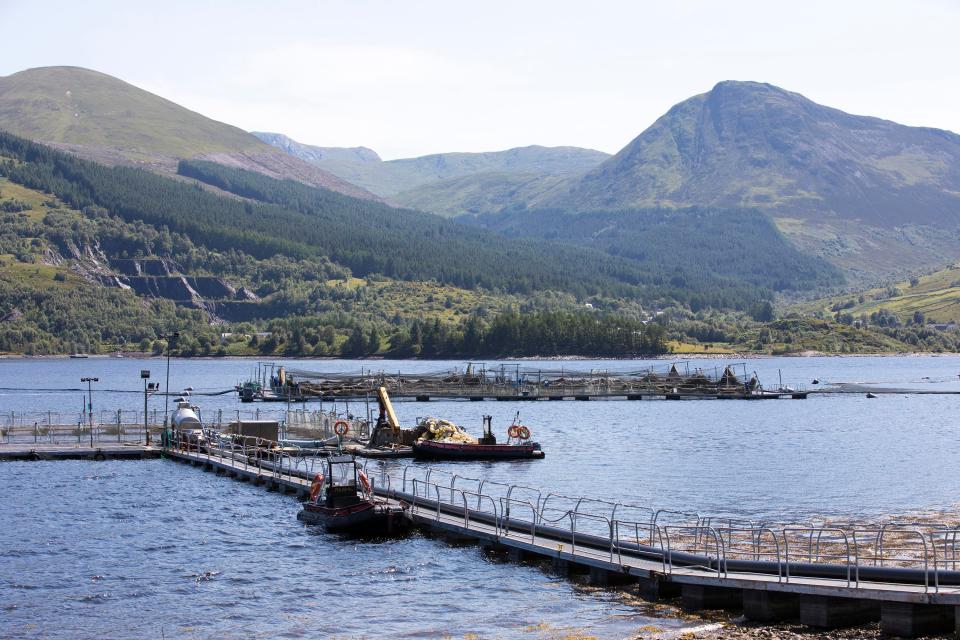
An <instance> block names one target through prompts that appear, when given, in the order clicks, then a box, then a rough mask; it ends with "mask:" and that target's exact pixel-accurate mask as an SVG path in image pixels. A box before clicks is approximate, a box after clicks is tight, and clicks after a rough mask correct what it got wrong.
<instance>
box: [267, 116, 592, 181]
mask: <svg viewBox="0 0 960 640" xmlns="http://www.w3.org/2000/svg"><path fill="white" fill-rule="evenodd" d="M254 135H255V136H257V137H258V138H260V139H261V140H263V141H265V142H268V143H270V144H272V145H274V146H276V147H278V148H280V149H283V150H284V151H287V152H288V153H291V154H293V155H295V156H297V157H299V158H302V159H304V160H306V161H308V162H311V163H313V164H315V165H317V166H318V167H321V168H323V169H326V170H327V171H330V172H331V173H333V174H335V175H337V176H340V177H341V178H343V179H344V180H348V181H349V182H352V183H353V184H357V185H360V186H362V187H364V188H366V189H369V190H370V191H372V192H373V193H376V194H377V195H380V196H384V197H392V196H394V195H396V194H398V193H401V192H403V191H408V190H410V189H414V188H416V187H419V186H422V185H428V184H431V183H435V182H439V181H442V180H450V179H455V178H462V177H465V176H469V175H475V174H487V173H502V174H508V175H526V174H536V175H548V176H559V175H577V174H581V173H585V172H586V171H589V170H590V169H592V168H594V167H596V166H597V165H598V164H600V163H601V162H603V161H604V160H606V159H607V158H609V157H610V156H609V154H606V153H603V152H602V151H595V150H593V149H581V148H578V147H540V146H530V147H518V148H516V149H507V150H506V151H492V152H487V153H439V154H432V155H427V156H421V157H418V158H404V159H400V160H388V161H386V162H384V161H382V160H380V157H379V156H377V154H376V153H375V152H373V151H372V150H370V149H367V148H365V147H354V148H349V149H343V148H336V147H315V146H311V145H305V144H302V143H299V142H296V141H294V140H291V139H290V138H288V137H287V136H284V135H282V134H277V133H264V132H255V133H254Z"/></svg>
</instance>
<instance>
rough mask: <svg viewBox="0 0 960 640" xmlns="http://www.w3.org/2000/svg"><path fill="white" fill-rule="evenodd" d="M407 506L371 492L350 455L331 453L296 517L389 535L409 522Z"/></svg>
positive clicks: (340, 529)
mask: <svg viewBox="0 0 960 640" xmlns="http://www.w3.org/2000/svg"><path fill="white" fill-rule="evenodd" d="M405 511H406V507H405V506H399V505H392V504H390V503H388V502H387V501H385V500H382V499H380V498H377V497H376V496H374V494H373V487H372V486H371V484H370V480H369V479H368V478H367V476H366V474H365V473H364V472H363V469H361V468H360V466H359V465H357V463H356V461H355V460H354V458H353V456H345V455H338V456H330V457H329V458H327V459H326V469H325V473H318V474H317V475H316V477H314V479H313V484H312V485H311V487H310V500H309V501H308V502H306V503H304V505H303V509H302V510H301V511H300V513H299V514H297V519H299V520H302V521H303V522H306V523H307V524H319V525H323V526H324V527H325V528H326V530H327V531H330V532H339V533H349V534H354V535H373V536H375V535H391V534H395V533H400V532H402V531H404V530H405V529H406V528H407V526H408V525H409V522H410V521H409V519H408V518H407V517H406V513H405Z"/></svg>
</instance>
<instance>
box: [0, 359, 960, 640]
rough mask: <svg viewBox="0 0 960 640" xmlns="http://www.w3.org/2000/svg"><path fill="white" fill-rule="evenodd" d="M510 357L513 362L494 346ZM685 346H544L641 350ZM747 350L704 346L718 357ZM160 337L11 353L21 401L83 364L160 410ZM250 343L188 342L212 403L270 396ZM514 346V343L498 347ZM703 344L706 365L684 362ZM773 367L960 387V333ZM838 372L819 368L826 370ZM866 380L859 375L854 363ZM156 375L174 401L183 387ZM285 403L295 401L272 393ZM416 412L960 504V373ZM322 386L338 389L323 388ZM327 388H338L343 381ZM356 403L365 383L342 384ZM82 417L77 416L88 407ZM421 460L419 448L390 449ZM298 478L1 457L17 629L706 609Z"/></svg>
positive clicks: (406, 623) (816, 506) (628, 492)
mask: <svg viewBox="0 0 960 640" xmlns="http://www.w3.org/2000/svg"><path fill="white" fill-rule="evenodd" d="M285 364H287V365H288V366H289V367H291V368H297V369H311V370H323V371H344V372H347V371H355V372H359V370H360V368H361V367H363V368H364V369H374V370H377V369H389V370H397V369H402V370H403V371H404V372H408V371H438V370H444V369H450V368H452V367H457V366H462V363H458V362H447V361H444V362H437V361H433V362H430V361H416V362H397V361H367V362H361V361H337V360H327V361H302V360H298V361H291V362H287V363H285ZM490 364H491V365H493V363H490ZM650 364H653V365H655V366H663V364H664V363H663V362H662V361H661V362H655V363H651V362H649V361H574V362H569V361H568V362H563V363H560V362H539V361H538V362H525V363H522V366H524V367H528V368H537V367H543V368H545V369H548V368H549V369H556V368H559V367H560V366H563V367H568V368H570V369H576V370H590V369H602V370H609V371H611V372H613V371H632V370H637V369H640V368H643V367H645V366H648V365H650ZM723 364H724V361H710V360H707V361H697V362H694V363H691V364H690V365H689V366H691V367H703V368H708V369H712V368H713V367H714V366H720V367H722V366H723ZM165 365H166V362H165V361H164V360H160V359H152V360H134V359H126V358H124V359H117V358H90V359H86V360H68V359H37V360H28V359H10V360H0V422H3V420H4V418H3V416H4V415H8V414H9V413H10V412H14V413H22V412H26V413H29V412H42V411H56V412H61V413H62V415H63V416H70V420H72V421H75V420H76V418H77V415H78V414H79V410H80V407H81V406H82V404H83V392H82V391H79V390H78V389H80V388H81V385H80V383H79V379H80V377H81V376H96V377H98V378H99V379H100V381H99V382H98V384H97V387H95V388H94V396H93V402H94V407H95V410H96V411H99V410H101V409H103V410H107V411H114V410H116V409H122V410H129V411H136V410H142V406H143V405H142V402H143V399H142V391H141V392H140V393H138V392H137V390H138V389H140V390H142V383H141V380H140V378H139V372H140V370H141V369H150V370H151V373H152V376H153V377H152V379H153V380H160V381H161V382H162V381H163V379H164V378H163V375H164V368H165ZM255 366H256V365H255V363H253V362H251V361H249V360H174V361H173V362H172V363H171V383H170V388H171V389H181V388H184V387H187V386H190V387H192V388H193V389H194V397H193V400H194V402H196V404H198V405H199V406H200V407H201V409H202V411H203V414H204V416H205V417H209V416H211V415H214V414H216V413H219V414H220V415H223V416H224V417H225V419H226V418H227V417H229V416H230V415H232V414H233V413H234V412H236V411H237V410H240V411H247V410H250V409H251V406H250V405H242V404H240V403H239V402H238V400H237V398H236V394H233V393H227V394H223V395H207V394H215V393H217V392H219V391H223V390H226V389H229V388H232V387H233V385H234V384H236V383H237V382H239V381H241V380H243V379H246V378H247V377H249V376H250V375H251V374H252V372H253V370H254V369H255ZM496 366H499V363H497V365H496ZM683 366H686V365H683ZM744 369H745V370H746V372H747V373H748V374H750V375H752V374H753V373H754V372H756V375H757V376H758V377H759V378H760V380H761V382H762V383H763V384H764V385H765V386H768V387H771V386H777V385H778V384H779V380H780V378H781V377H782V379H783V382H784V383H785V384H791V385H793V386H795V387H799V386H800V385H805V386H806V388H807V389H817V388H831V387H832V385H837V384H847V385H851V384H856V385H862V387H860V386H858V387H856V388H857V389H871V388H872V389H877V390H881V389H882V390H892V389H899V390H916V391H944V392H957V391H960V377H958V374H960V357H958V356H954V355H949V356H947V355H945V356H939V357H933V356H922V357H921V356H916V357H915V356H906V357H847V358H828V357H822V358H821V357H815V358H764V359H757V360H748V361H746V363H745V364H744V365H740V366H739V368H738V372H741V373H742V372H743V371H744ZM814 379H818V380H819V381H820V384H819V385H815V386H813V385H811V382H812V380H814ZM847 388H850V387H847ZM162 406H163V401H162V399H158V398H153V399H151V409H158V408H162ZM257 406H258V407H260V408H261V410H262V411H264V412H267V411H278V410H282V409H283V408H285V407H284V406H283V405H282V404H281V405H268V404H264V405H257ZM395 406H396V409H397V413H398V416H399V418H400V420H401V422H402V423H404V424H405V425H410V424H412V423H413V421H414V420H415V419H416V418H417V417H419V416H426V415H434V416H440V417H444V418H448V419H451V420H453V421H455V422H458V423H460V424H462V425H464V426H465V427H467V428H468V430H470V431H472V432H474V433H479V431H480V425H481V416H482V415H483V414H485V413H486V414H490V415H492V416H493V425H494V429H495V430H498V429H499V430H505V429H506V426H507V425H508V424H509V423H510V422H511V420H512V419H513V417H514V413H515V412H516V411H518V410H519V411H520V413H521V418H522V419H523V421H524V422H525V423H526V424H527V425H529V426H530V428H531V430H532V431H533V436H534V439H536V440H538V441H539V442H540V443H541V444H542V446H543V448H544V450H545V451H546V453H547V455H546V458H545V459H544V460H542V461H522V462H511V463H496V464H493V463H482V462H468V463H456V464H454V463H446V464H437V465H434V467H435V468H438V469H444V470H448V471H451V472H454V473H458V474H461V475H463V476H469V477H474V478H484V479H488V480H495V481H499V482H508V483H511V484H521V485H526V486H530V487H536V488H539V489H541V490H542V491H543V492H544V493H546V492H554V493H559V494H565V495H577V496H579V495H586V496H590V497H597V498H603V499H607V500H612V501H622V502H627V503H631V504H641V505H650V506H653V507H655V508H665V509H677V510H684V511H696V512H698V513H701V514H711V515H730V516H736V517H738V518H751V519H760V520H768V521H769V520H777V521H801V520H809V519H815V518H821V517H840V518H846V519H856V518H862V519H870V518H874V517H879V516H885V515H891V514H896V515H900V514H911V513H927V512H934V511H941V510H949V511H951V512H956V511H957V510H958V503H960V473H957V469H958V467H960V465H958V463H960V427H958V418H957V415H958V408H960V396H958V395H946V394H945V395H933V394H908V393H903V392H901V393H881V394H878V397H877V398H872V399H871V398H867V397H866V395H865V392H862V391H861V392H856V393H848V394H824V395H813V396H811V397H810V398H808V399H806V400H770V401H717V400H703V401H682V402H666V401H653V400H645V401H626V400H600V401H591V402H576V401H566V402H525V403H512V402H484V403H478V402H466V401H435V402H429V403H417V402H397V403H396V405H395ZM307 408H308V409H310V408H318V406H317V405H314V404H308V405H307ZM324 408H325V409H330V408H331V407H330V405H329V404H326V403H325V406H324ZM336 409H337V410H338V411H343V412H346V411H350V412H351V413H354V414H356V415H363V414H364V413H365V412H366V404H365V403H363V402H359V403H358V402H352V403H351V404H350V406H349V407H347V406H346V405H344V404H343V403H338V405H337V406H336ZM65 421H66V420H65ZM390 464H399V463H390ZM298 509H299V503H298V502H297V501H296V500H295V499H294V498H293V497H291V496H281V495H278V494H273V493H267V492H265V491H263V490H262V489H261V488H259V487H255V486H251V485H249V484H246V483H239V482H234V481H231V480H228V479H226V478H223V477H219V476H216V475H214V474H209V473H203V472H202V471H200V470H198V469H195V468H192V467H187V466H183V465H178V464H175V463H173V462H170V461H167V460H150V461H129V462H120V461H108V462H85V461H69V462H9V463H2V464H0V522H2V523H3V524H2V534H0V535H2V543H0V637H14V638H92V637H99V638H130V637H148V638H214V637H216V638H221V637H227V638H273V637H289V638H298V637H311V638H315V637H340V638H359V637H369V638H376V637H406V638H432V637H442V636H445V635H449V636H452V637H464V636H468V635H469V634H476V637H480V638H526V637H529V638H554V637H565V636H568V635H571V634H584V635H592V636H596V637H600V638H626V637H632V636H633V635H635V634H636V633H638V632H639V631H640V630H642V629H648V630H649V629H650V628H667V629H670V628H681V627H685V626H689V625H691V624H697V622H696V621H690V620H683V619H679V618H677V617H676V616H675V615H673V613H672V612H671V611H670V610H665V609H664V608H663V607H660V606H655V605H650V604H647V603H643V602H641V601H638V600H636V599H635V598H633V597H631V596H630V595H629V594H627V593H624V592H622V591H618V590H615V589H610V590H607V589H600V588H594V587H589V586H587V585H585V584H583V583H580V582H577V581H571V580H568V579H566V578H561V577H558V576H554V575H551V573H550V571H549V570H548V569H547V568H545V567H543V566H538V565H528V564H514V563H507V562H504V561H503V560H502V559H501V558H498V557H496V556H490V555H487V554H485V553H484V552H482V551H481V550H480V549H479V548H477V547H475V546H452V545H450V544H448V543H446V542H443V541H441V540H437V539H432V538H428V537H424V536H423V535H421V534H413V535H412V536H410V537H409V538H406V539H401V540H385V541H373V542H364V541H356V540H350V539H344V538H341V537H338V536H332V535H328V534H326V533H324V532H323V531H322V530H318V529H316V528H313V527H308V526H305V525H303V524H302V523H300V522H298V521H297V520H296V518H295V516H296V512H297V510H298Z"/></svg>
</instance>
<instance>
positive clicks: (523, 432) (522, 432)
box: [517, 425, 530, 440]
mask: <svg viewBox="0 0 960 640" xmlns="http://www.w3.org/2000/svg"><path fill="white" fill-rule="evenodd" d="M517 436H518V437H519V438H520V439H521V440H529V439H530V429H528V428H526V427H525V426H523V425H520V426H519V427H517Z"/></svg>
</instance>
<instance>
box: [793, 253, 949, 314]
mask: <svg viewBox="0 0 960 640" xmlns="http://www.w3.org/2000/svg"><path fill="white" fill-rule="evenodd" d="M796 309H797V310H798V311H801V312H803V313H821V314H829V315H839V316H840V317H847V318H849V319H851V320H860V321H864V320H865V321H866V322H870V321H871V318H873V319H874V322H876V320H877V319H878V316H880V315H884V316H886V318H887V319H886V320H885V322H888V321H889V318H890V317H891V315H892V316H896V318H897V321H898V322H900V323H905V322H910V321H913V319H914V318H915V317H916V318H921V317H922V318H923V319H924V320H925V321H926V322H933V323H938V324H949V323H957V324H960V264H953V265H950V266H948V267H946V268H944V269H938V270H937V271H934V272H932V273H928V274H926V275H922V276H915V277H913V278H910V279H908V280H904V281H902V282H894V283H891V284H890V285H888V286H886V287H876V288H873V289H868V290H865V291H862V292H859V293H851V294H845V295H838V296H831V297H829V298H824V299H820V300H813V301H810V302H807V303H804V304H802V305H798V306H797V307H796ZM917 314H920V315H919V316H918V315H917Z"/></svg>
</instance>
